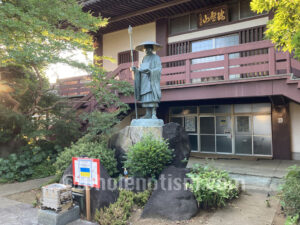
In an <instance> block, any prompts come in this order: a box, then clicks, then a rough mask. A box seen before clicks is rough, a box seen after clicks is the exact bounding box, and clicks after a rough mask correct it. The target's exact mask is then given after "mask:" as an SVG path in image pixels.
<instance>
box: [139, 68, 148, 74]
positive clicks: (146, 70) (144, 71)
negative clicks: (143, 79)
mask: <svg viewBox="0 0 300 225" xmlns="http://www.w3.org/2000/svg"><path fill="white" fill-rule="evenodd" d="M141 72H142V73H148V74H150V70H149V69H145V70H143V71H141Z"/></svg>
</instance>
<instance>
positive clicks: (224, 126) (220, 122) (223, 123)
mask: <svg viewBox="0 0 300 225" xmlns="http://www.w3.org/2000/svg"><path fill="white" fill-rule="evenodd" d="M216 130H217V134H228V133H231V120H230V116H217V117H216Z"/></svg>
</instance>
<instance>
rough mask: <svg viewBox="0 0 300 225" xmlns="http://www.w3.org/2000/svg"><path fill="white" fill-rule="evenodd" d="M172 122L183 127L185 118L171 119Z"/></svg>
mask: <svg viewBox="0 0 300 225" xmlns="http://www.w3.org/2000/svg"><path fill="white" fill-rule="evenodd" d="M170 122H173V123H178V124H180V125H181V126H182V127H183V117H171V119H170Z"/></svg>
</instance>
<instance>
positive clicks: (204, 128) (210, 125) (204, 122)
mask: <svg viewBox="0 0 300 225" xmlns="http://www.w3.org/2000/svg"><path fill="white" fill-rule="evenodd" d="M200 134H215V118H214V117H200Z"/></svg>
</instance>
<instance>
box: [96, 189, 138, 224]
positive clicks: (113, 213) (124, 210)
mask: <svg viewBox="0 0 300 225" xmlns="http://www.w3.org/2000/svg"><path fill="white" fill-rule="evenodd" d="M133 197H134V193H133V192H131V191H126V190H121V191H120V195H119V198H118V200H117V201H116V202H115V203H113V204H111V205H110V206H109V207H108V208H103V209H100V211H98V210H96V213H95V220H96V221H97V222H98V223H99V224H100V225H126V224H127V219H128V218H129V217H130V213H131V210H132V207H133V204H134V202H133Z"/></svg>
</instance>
